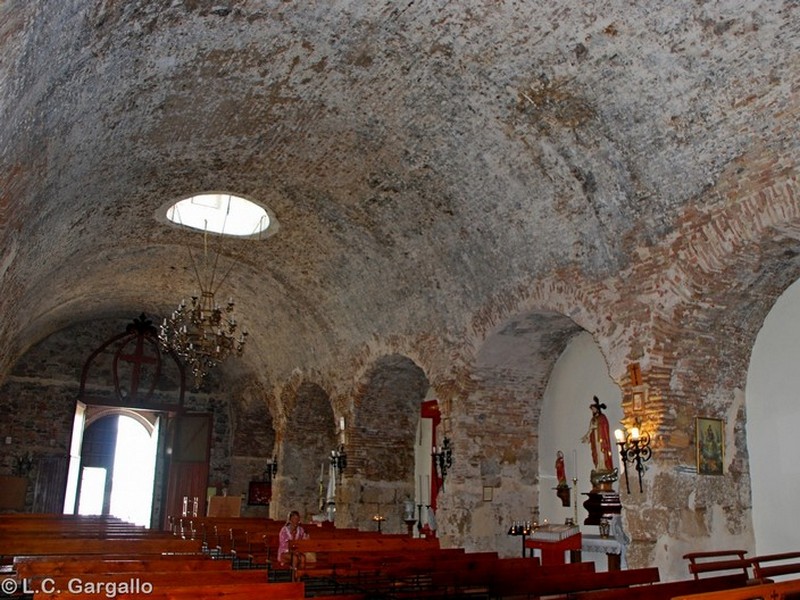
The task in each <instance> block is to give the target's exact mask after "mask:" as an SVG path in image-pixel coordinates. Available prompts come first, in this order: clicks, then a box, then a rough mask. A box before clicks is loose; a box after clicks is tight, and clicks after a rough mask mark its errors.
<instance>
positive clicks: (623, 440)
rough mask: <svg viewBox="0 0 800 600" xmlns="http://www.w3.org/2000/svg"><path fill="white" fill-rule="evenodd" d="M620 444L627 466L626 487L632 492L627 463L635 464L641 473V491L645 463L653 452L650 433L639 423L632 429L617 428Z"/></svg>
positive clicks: (620, 452)
mask: <svg viewBox="0 0 800 600" xmlns="http://www.w3.org/2000/svg"><path fill="white" fill-rule="evenodd" d="M614 437H616V438H617V446H619V455H620V458H621V459H622V462H623V464H625V465H626V467H625V487H626V489H627V490H628V493H629V494H630V493H631V485H630V482H629V481H628V467H627V465H634V467H635V469H636V473H637V474H638V475H639V492H642V491H643V488H642V473H644V469H645V467H644V463H646V462H647V461H648V460H650V457H651V456H652V454H653V452H652V450H650V435H649V434H648V433H647V432H646V431H644V430H642V429H641V428H640V427H639V426H638V423H637V426H636V427H631V430H630V431H622V430H621V429H617V430H616V431H615V432H614Z"/></svg>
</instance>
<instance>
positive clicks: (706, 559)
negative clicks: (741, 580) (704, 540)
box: [683, 550, 751, 579]
mask: <svg viewBox="0 0 800 600" xmlns="http://www.w3.org/2000/svg"><path fill="white" fill-rule="evenodd" d="M746 554H747V551H746V550H710V551H706V552H689V553H688V554H684V555H683V558H684V559H686V560H688V561H689V573H691V575H692V577H693V578H694V579H700V576H701V575H702V574H707V573H713V574H714V575H715V576H718V575H722V574H724V573H725V572H730V571H740V572H742V573H743V574H744V576H745V578H748V577H749V576H750V574H749V569H750V566H751V561H750V560H749V559H747V558H745V555H746Z"/></svg>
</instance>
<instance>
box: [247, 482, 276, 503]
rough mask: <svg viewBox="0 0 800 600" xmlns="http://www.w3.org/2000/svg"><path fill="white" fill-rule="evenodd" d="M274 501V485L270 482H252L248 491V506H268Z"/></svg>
mask: <svg viewBox="0 0 800 600" xmlns="http://www.w3.org/2000/svg"><path fill="white" fill-rule="evenodd" d="M270 500H272V483H271V482H269V481H251V482H250V487H249V489H248V490H247V504H249V505H250V506H266V505H267V504H269V501H270Z"/></svg>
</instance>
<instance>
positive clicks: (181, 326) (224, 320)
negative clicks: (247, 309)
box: [158, 233, 247, 388]
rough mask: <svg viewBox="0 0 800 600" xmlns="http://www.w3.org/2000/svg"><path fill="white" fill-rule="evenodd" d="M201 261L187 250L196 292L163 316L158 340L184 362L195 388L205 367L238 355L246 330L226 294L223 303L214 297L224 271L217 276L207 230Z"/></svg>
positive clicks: (214, 365)
mask: <svg viewBox="0 0 800 600" xmlns="http://www.w3.org/2000/svg"><path fill="white" fill-rule="evenodd" d="M203 251H204V255H203V264H202V265H199V266H198V264H197V261H196V260H195V257H194V256H193V255H192V253H191V251H190V252H189V256H190V258H191V259H192V267H193V269H194V272H195V276H196V277H197V281H198V284H199V286H200V292H199V293H198V292H195V293H194V294H193V295H192V297H191V298H192V300H191V304H189V305H187V304H186V301H185V300H182V301H181V303H180V305H178V307H177V308H176V309H175V310H174V311H173V312H172V314H171V315H170V316H169V317H167V318H165V319H164V322H163V323H162V324H161V330H160V332H159V336H158V338H159V341H160V342H161V344H162V345H164V346H165V347H168V348H171V349H172V350H174V351H175V352H176V353H177V354H178V356H180V357H181V359H182V360H184V361H185V362H186V364H187V365H188V366H189V368H190V369H191V371H192V374H193V375H194V379H195V388H199V387H200V386H201V385H202V383H203V380H204V379H205V377H206V375H208V373H209V371H210V370H211V369H213V368H215V367H216V366H217V365H219V364H220V363H222V362H223V361H224V360H225V359H226V358H228V357H229V356H231V355H234V356H241V354H242V351H243V350H244V345H245V340H246V339H247V332H246V331H240V330H239V325H238V323H237V322H236V317H235V315H234V308H235V306H234V302H233V298H230V299H229V300H228V302H227V303H226V304H225V305H224V306H220V305H219V304H218V303H217V300H216V297H215V296H216V293H217V291H218V290H219V287H220V285H221V284H222V283H223V282H224V281H225V279H226V278H227V275H228V273H229V272H230V270H228V273H225V274H224V275H222V276H218V273H217V262H218V260H219V253H218V252H217V253H216V255H215V256H214V257H213V260H212V259H211V257H210V256H209V252H208V234H207V233H206V234H205V237H204V242H203Z"/></svg>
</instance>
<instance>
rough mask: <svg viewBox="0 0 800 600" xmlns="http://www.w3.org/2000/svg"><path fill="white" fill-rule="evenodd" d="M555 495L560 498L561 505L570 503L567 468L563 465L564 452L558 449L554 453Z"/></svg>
mask: <svg viewBox="0 0 800 600" xmlns="http://www.w3.org/2000/svg"><path fill="white" fill-rule="evenodd" d="M556 480H557V481H558V485H557V486H556V496H558V498H559V499H560V500H561V506H569V505H570V497H569V484H567V469H566V466H565V465H564V453H563V452H562V451H561V450H559V451H558V452H557V453H556Z"/></svg>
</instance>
